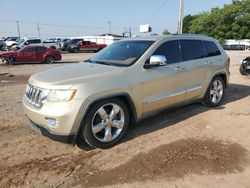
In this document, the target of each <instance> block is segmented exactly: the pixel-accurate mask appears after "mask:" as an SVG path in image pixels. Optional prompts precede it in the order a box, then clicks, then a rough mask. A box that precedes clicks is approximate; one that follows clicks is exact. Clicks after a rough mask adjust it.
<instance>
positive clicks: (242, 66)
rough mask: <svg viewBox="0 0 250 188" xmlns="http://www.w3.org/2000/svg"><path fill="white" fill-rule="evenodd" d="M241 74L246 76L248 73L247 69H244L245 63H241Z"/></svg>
mask: <svg viewBox="0 0 250 188" xmlns="http://www.w3.org/2000/svg"><path fill="white" fill-rule="evenodd" d="M240 74H241V75H243V76H246V75H247V72H246V70H245V69H244V65H243V64H241V65H240Z"/></svg>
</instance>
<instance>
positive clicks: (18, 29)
mask: <svg viewBox="0 0 250 188" xmlns="http://www.w3.org/2000/svg"><path fill="white" fill-rule="evenodd" d="M16 25H17V32H18V37H19V38H20V37H21V34H20V28H19V21H16Z"/></svg>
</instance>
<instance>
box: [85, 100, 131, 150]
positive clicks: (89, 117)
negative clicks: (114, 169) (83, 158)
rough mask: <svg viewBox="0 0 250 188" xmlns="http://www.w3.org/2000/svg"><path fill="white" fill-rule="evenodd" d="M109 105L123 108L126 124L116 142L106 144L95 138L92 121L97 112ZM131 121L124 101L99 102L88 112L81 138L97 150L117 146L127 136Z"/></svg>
mask: <svg viewBox="0 0 250 188" xmlns="http://www.w3.org/2000/svg"><path fill="white" fill-rule="evenodd" d="M108 103H114V104H117V105H119V106H120V107H121V108H122V110H123V112H124V115H125V123H124V128H123V130H122V132H121V133H120V135H119V136H118V137H117V138H116V139H115V140H113V141H111V142H107V143H106V142H101V141H99V140H97V139H96V138H95V136H94V135H93V133H92V127H91V126H92V119H93V117H94V115H95V113H96V111H97V110H98V109H99V108H100V107H101V106H103V105H105V104H108ZM129 119H130V118H129V111H128V108H127V106H126V105H125V104H124V102H123V101H122V100H120V99H117V98H114V99H106V100H103V101H100V102H97V103H95V104H94V105H92V107H91V108H90V109H89V111H88V112H87V115H86V118H85V120H84V122H83V124H82V131H81V136H82V137H83V139H84V140H85V141H86V142H87V143H88V144H89V145H91V146H93V147H95V148H102V149H106V148H110V147H112V146H114V145H116V144H117V143H119V142H120V141H121V139H122V138H123V137H124V135H125V134H126V132H127V130H128V127H129Z"/></svg>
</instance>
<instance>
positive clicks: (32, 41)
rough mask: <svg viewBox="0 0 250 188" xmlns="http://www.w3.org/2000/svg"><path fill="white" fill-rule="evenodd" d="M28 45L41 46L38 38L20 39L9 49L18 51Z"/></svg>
mask: <svg viewBox="0 0 250 188" xmlns="http://www.w3.org/2000/svg"><path fill="white" fill-rule="evenodd" d="M30 45H42V41H41V39H39V38H26V37H24V38H20V39H18V40H17V41H16V44H14V45H13V46H12V47H11V49H12V50H20V49H22V48H23V47H25V46H30Z"/></svg>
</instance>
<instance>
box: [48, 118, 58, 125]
mask: <svg viewBox="0 0 250 188" xmlns="http://www.w3.org/2000/svg"><path fill="white" fill-rule="evenodd" d="M46 120H47V124H48V126H50V127H56V126H57V121H56V120H55V119H51V118H46Z"/></svg>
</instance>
